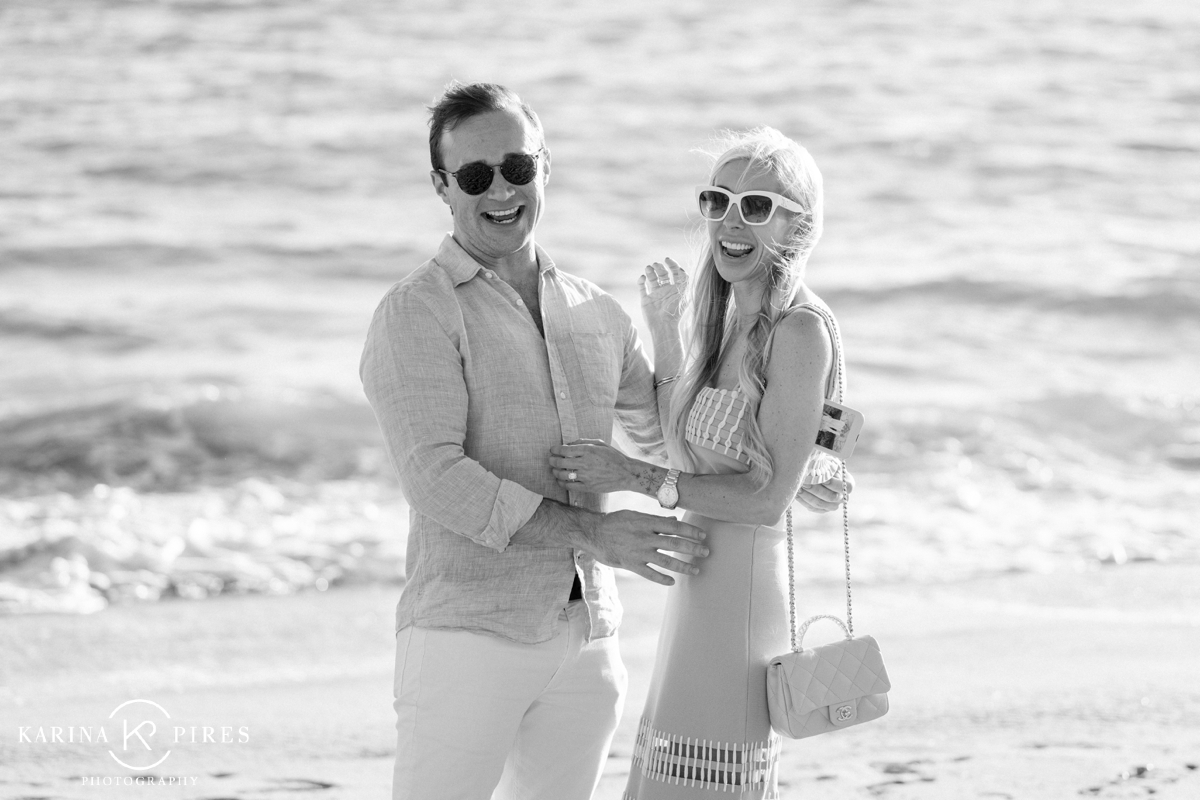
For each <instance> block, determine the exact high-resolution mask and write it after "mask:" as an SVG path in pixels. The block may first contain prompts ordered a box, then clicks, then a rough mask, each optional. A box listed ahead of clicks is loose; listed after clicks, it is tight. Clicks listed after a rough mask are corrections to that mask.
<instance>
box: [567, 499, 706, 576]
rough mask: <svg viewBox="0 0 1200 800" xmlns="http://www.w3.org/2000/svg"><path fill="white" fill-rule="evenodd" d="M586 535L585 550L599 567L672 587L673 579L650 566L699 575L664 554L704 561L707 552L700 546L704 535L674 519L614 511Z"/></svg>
mask: <svg viewBox="0 0 1200 800" xmlns="http://www.w3.org/2000/svg"><path fill="white" fill-rule="evenodd" d="M589 528H590V529H589V530H588V531H587V532H586V534H585V538H586V543H585V544H584V545H583V549H585V550H587V551H588V552H590V553H591V554H592V556H593V557H594V558H595V559H596V560H597V561H599V562H600V563H601V564H607V565H608V566H610V567H618V568H620V569H627V570H629V571H630V572H633V573H636V574H638V575H641V576H642V577H643V578H645V579H646V580H648V581H653V582H654V583H661V584H662V585H663V586H671V585H672V584H674V583H675V579H674V578H672V577H671V576H669V575H664V574H662V573H661V572H659V571H658V570H655V569H651V566H655V567H659V568H661V569H665V570H669V571H671V572H679V573H682V574H684V575H698V574H700V569H699V568H698V567H697V566H696V565H695V564H691V563H688V562H687V561H682V560H680V559H678V558H675V557H673V556H669V555H667V554H666V553H663V552H659V551H661V550H665V551H667V552H670V553H677V554H680V555H685V556H691V557H693V558H704V557H705V556H707V555H708V548H707V547H705V546H704V545H702V544H700V541H701V540H702V539H704V531H702V530H700V529H699V528H697V527H695V526H694V525H688V524H687V523H686V522H680V521H679V520H677V519H674V518H673V517H658V516H655V515H653V514H643V513H641V512H639V511H614V512H613V513H611V514H604V515H601V516H599V517H598V519H597V521H596V523H595V525H594V526H589Z"/></svg>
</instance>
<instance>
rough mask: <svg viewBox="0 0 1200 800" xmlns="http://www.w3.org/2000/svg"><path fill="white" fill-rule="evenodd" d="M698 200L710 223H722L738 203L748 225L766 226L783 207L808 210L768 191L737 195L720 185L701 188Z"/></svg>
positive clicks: (702, 212) (701, 210)
mask: <svg viewBox="0 0 1200 800" xmlns="http://www.w3.org/2000/svg"><path fill="white" fill-rule="evenodd" d="M696 200H697V202H698V203H699V204H700V215H701V216H702V217H704V218H705V219H707V220H711V221H713V222H720V221H721V220H723V219H725V215H726V214H728V213H729V209H730V208H732V207H733V206H734V205H735V204H736V205H737V207H738V212H739V213H740V214H741V215H742V221H743V222H745V223H746V224H747V225H766V224H767V223H768V222H770V221H771V217H773V216H775V209H776V208H779V207H780V206H783V207H784V208H786V209H787V210H788V211H804V206H802V205H800V204H799V203H797V202H796V201H795V200H790V199H788V198H786V197H784V196H783V195H781V194H776V193H775V192H766V191H751V192H742V193H741V194H734V193H733V192H731V191H729V190H728V189H722V188H721V187H720V186H697V187H696Z"/></svg>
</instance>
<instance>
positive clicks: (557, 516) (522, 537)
mask: <svg viewBox="0 0 1200 800" xmlns="http://www.w3.org/2000/svg"><path fill="white" fill-rule="evenodd" d="M602 517H603V515H602V514H600V513H598V512H595V511H588V510H587V509H583V508H574V507H572V506H568V505H566V504H564V503H560V502H558V501H557V500H551V499H550V498H548V497H544V498H542V503H541V505H539V506H538V508H537V511H535V512H533V516H532V517H530V518H529V521H528V522H526V523H525V524H524V525H522V526H521V527H520V528H518V529H517V532H516V533H514V534H513V535H512V538H510V539H509V543H510V544H532V545H538V546H541V547H570V548H572V549H581V550H586V549H589V548H588V547H587V545H588V544H589V542H591V541H592V540H593V539H594V536H595V531H596V526H597V525H599V524H600V520H601V518H602Z"/></svg>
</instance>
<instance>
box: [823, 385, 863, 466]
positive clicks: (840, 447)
mask: <svg viewBox="0 0 1200 800" xmlns="http://www.w3.org/2000/svg"><path fill="white" fill-rule="evenodd" d="M862 426H863V415H862V413H861V412H859V411H855V410H854V409H853V408H850V407H849V406H844V405H842V404H841V403H835V402H833V401H832V400H826V401H825V408H824V409H823V410H822V413H821V427H820V429H818V430H817V449H818V450H822V451H824V452H826V453H829V454H830V455H834V456H837V457H838V458H840V459H842V460H843V461H845V460H846V459H848V458H850V454H851V453H853V452H854V445H855V444H856V443H857V442H858V434H859V433H861V432H862Z"/></svg>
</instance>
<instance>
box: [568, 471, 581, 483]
mask: <svg viewBox="0 0 1200 800" xmlns="http://www.w3.org/2000/svg"><path fill="white" fill-rule="evenodd" d="M577 480H579V473H578V472H576V471H575V470H571V471H570V472H568V473H567V482H568V483H574V482H575V481H577Z"/></svg>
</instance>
